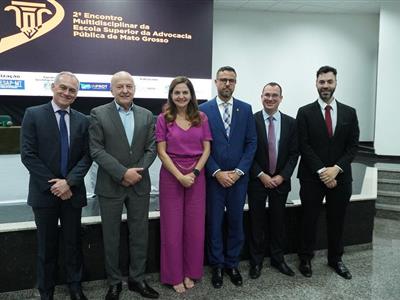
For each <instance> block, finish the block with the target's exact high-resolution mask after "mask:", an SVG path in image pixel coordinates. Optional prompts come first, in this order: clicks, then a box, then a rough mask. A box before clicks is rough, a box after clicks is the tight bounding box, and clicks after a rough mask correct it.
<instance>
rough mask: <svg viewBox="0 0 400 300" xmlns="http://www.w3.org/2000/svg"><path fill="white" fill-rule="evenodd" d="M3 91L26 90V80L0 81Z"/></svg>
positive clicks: (0, 87)
mask: <svg viewBox="0 0 400 300" xmlns="http://www.w3.org/2000/svg"><path fill="white" fill-rule="evenodd" d="M0 89H1V90H24V89H25V80H12V79H0Z"/></svg>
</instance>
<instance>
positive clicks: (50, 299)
mask: <svg viewBox="0 0 400 300" xmlns="http://www.w3.org/2000/svg"><path fill="white" fill-rule="evenodd" d="M40 300H54V291H53V290H51V291H48V292H42V293H40Z"/></svg>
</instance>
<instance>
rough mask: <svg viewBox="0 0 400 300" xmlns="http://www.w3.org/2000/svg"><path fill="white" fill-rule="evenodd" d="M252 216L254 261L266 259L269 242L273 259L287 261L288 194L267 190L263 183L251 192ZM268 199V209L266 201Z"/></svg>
mask: <svg viewBox="0 0 400 300" xmlns="http://www.w3.org/2000/svg"><path fill="white" fill-rule="evenodd" d="M247 194H248V202H249V215H250V238H249V250H250V264H251V265H257V264H261V263H262V262H263V259H264V256H265V250H266V247H267V245H268V248H269V253H270V258H271V260H274V261H276V262H277V263H280V262H283V261H284V257H283V255H284V249H285V246H286V229H285V207H286V200H287V196H288V193H279V192H278V191H277V190H275V189H273V190H271V189H266V188H264V187H263V186H262V185H261V184H260V185H259V187H258V185H257V188H250V187H249V190H248V192H247ZM267 198H268V210H266V209H265V203H266V200H267Z"/></svg>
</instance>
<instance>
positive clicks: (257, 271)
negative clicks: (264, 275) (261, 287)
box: [249, 264, 262, 279]
mask: <svg viewBox="0 0 400 300" xmlns="http://www.w3.org/2000/svg"><path fill="white" fill-rule="evenodd" d="M261 269H262V264H258V265H250V272H249V275H250V278H251V279H257V278H258V277H260V275H261Z"/></svg>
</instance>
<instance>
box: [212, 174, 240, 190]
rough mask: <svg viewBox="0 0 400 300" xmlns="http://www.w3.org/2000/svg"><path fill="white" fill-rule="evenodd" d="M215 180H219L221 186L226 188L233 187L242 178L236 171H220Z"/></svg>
mask: <svg viewBox="0 0 400 300" xmlns="http://www.w3.org/2000/svg"><path fill="white" fill-rule="evenodd" d="M215 178H216V179H217V180H218V182H219V184H220V185H222V186H223V187H224V188H228V187H231V186H232V185H234V184H235V183H236V181H238V180H239V178H240V176H239V175H238V174H237V173H236V171H235V170H231V171H218V172H217V173H216V174H215Z"/></svg>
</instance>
